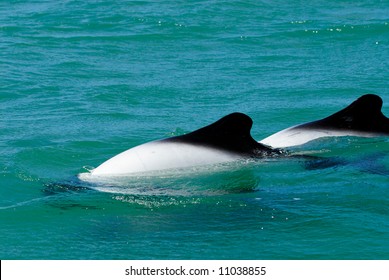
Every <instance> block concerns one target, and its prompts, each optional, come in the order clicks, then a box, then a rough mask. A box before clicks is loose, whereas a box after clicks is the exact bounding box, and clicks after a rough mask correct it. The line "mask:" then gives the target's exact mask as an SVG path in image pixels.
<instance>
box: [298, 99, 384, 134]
mask: <svg viewBox="0 0 389 280" xmlns="http://www.w3.org/2000/svg"><path fill="white" fill-rule="evenodd" d="M382 104H383V102H382V99H381V97H379V96H378V95H375V94H366V95H363V96H361V97H360V98H358V99H357V100H355V101H354V102H353V103H351V104H350V105H349V106H348V107H346V108H345V109H343V110H341V111H339V112H337V113H335V114H333V115H331V116H329V117H327V118H324V119H321V120H318V121H314V122H310V123H306V124H303V125H301V126H299V128H307V129H308V128H324V129H337V130H353V131H360V132H367V133H375V134H382V135H387V134H389V119H388V118H387V117H385V116H384V115H383V114H382V112H381V109H382Z"/></svg>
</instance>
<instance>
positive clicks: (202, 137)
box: [89, 94, 389, 177]
mask: <svg viewBox="0 0 389 280" xmlns="http://www.w3.org/2000/svg"><path fill="white" fill-rule="evenodd" d="M381 108H382V99H381V98H380V97H379V96H377V95H373V94H367V95H364V96H362V97H360V98H359V99H357V100H356V101H354V102H353V103H352V104H351V105H349V106H348V107H346V108H345V109H343V110H341V111H339V112H337V113H335V114H333V115H331V116H329V117H327V118H324V119H321V120H318V121H314V122H309V123H305V124H300V125H297V126H293V127H290V128H287V129H285V130H282V131H280V132H278V133H275V134H273V135H271V136H269V137H267V138H265V139H263V140H262V141H259V142H257V141H256V140H254V139H253V138H252V136H251V134H250V131H251V127H252V124H253V121H252V119H251V118H250V117H249V116H247V115H245V114H243V113H232V114H230V115H227V116H225V117H223V118H221V119H220V120H218V121H216V122H215V123H212V124H210V125H208V126H206V127H203V128H200V129H198V130H196V131H193V132H190V133H188V134H184V135H181V136H176V137H171V138H166V139H162V140H157V141H152V142H148V143H145V144H142V145H139V146H136V147H134V148H131V149H129V150H127V151H124V152H122V153H120V154H118V155H116V156H114V157H112V158H111V159H109V160H107V161H106V162H104V163H102V164H101V165H100V166H98V167H97V168H95V169H93V170H92V171H91V172H90V174H89V176H92V177H106V176H131V175H134V174H141V173H148V172H153V171H161V170H168V169H178V168H189V167H195V166H202V165H208V164H218V163H226V162H232V161H236V160H239V159H245V158H259V159H261V158H269V157H279V156H288V153H287V152H285V151H284V150H283V149H279V148H285V147H292V146H296V145H302V144H304V143H307V142H309V141H311V140H314V139H317V138H321V137H332V136H360V137H376V136H387V135H389V119H388V118H386V117H385V116H384V115H383V114H382V112H381Z"/></svg>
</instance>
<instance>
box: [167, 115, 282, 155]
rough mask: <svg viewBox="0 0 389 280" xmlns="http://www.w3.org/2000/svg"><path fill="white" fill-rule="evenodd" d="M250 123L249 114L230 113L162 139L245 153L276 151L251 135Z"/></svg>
mask: <svg viewBox="0 0 389 280" xmlns="http://www.w3.org/2000/svg"><path fill="white" fill-rule="evenodd" d="M252 125H253V121H252V119H251V118H250V117H249V116H247V115H245V114H243V113H232V114H229V115H227V116H225V117H223V118H221V119H220V120H218V121H216V122H214V123H212V124H210V125H208V126H205V127H203V128H200V129H198V130H195V131H193V132H190V133H188V134H185V135H181V136H177V137H172V138H168V139H166V140H164V141H169V142H170V141H174V142H181V143H188V144H194V145H202V146H208V147H212V148H216V149H220V150H225V151H229V152H233V153H239V154H245V155H260V154H264V153H267V154H268V153H272V152H276V150H272V149H271V148H269V147H267V146H265V145H262V144H260V143H258V142H257V141H255V140H254V139H253V138H252V137H251V134H250V131H251V127H252Z"/></svg>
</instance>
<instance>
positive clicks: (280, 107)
mask: <svg viewBox="0 0 389 280" xmlns="http://www.w3.org/2000/svg"><path fill="white" fill-rule="evenodd" d="M0 50H1V53H0V114H1V117H0V241H1V242H0V258H1V259H388V258H389V184H388V182H389V181H388V178H389V157H388V152H389V140H388V139H387V138H372V139H362V138H355V137H354V138H333V139H320V140H317V141H314V142H311V143H308V144H306V145H304V146H302V147H296V148H293V149H291V152H292V153H298V154H309V155H315V156H320V157H325V158H335V159H336V160H338V161H339V162H341V164H337V165H334V166H329V167H323V166H313V167H312V166H309V164H307V162H304V161H301V160H281V159H280V160H264V161H259V162H249V163H242V162H240V163H237V164H233V165H231V166H227V167H223V168H219V167H214V166H210V167H207V171H206V172H184V173H182V174H181V173H180V174H173V175H160V176H154V177H136V178H132V179H131V180H128V181H123V182H121V184H118V185H116V186H115V187H114V188H109V187H108V188H107V187H105V188H100V189H96V188H94V189H89V188H85V186H83V185H82V184H80V182H78V181H77V179H76V175H77V174H79V173H83V172H88V170H90V169H91V168H94V167H97V166H98V165H99V164H100V163H102V162H103V161H105V160H106V159H108V158H110V157H112V156H113V155H115V154H117V153H119V152H121V151H124V150H126V149H128V148H130V147H133V146H135V145H138V144H141V143H144V142H147V141H151V140H155V139H160V138H164V137H169V136H175V135H181V134H183V133H186V132H189V131H192V130H195V129H197V128H199V127H202V126H205V125H207V124H210V123H211V122H214V121H216V120H217V119H219V118H220V117H222V116H224V115H226V114H229V113H231V112H236V111H238V112H243V113H246V114H248V115H249V116H250V117H251V118H252V119H253V121H254V125H253V128H252V135H253V137H254V138H255V139H257V140H261V139H263V138H265V137H267V136H269V135H271V134H273V133H275V132H277V131H279V130H281V129H284V128H286V127H289V126H291V125H295V124H298V123H301V122H307V121H311V120H316V119H319V118H323V117H326V116H328V115H330V114H332V113H334V112H335V111H338V110H340V109H342V108H343V107H345V106H347V105H348V104H349V103H351V102H352V101H353V100H355V99H356V98H358V97H359V96H361V95H363V94H365V93H375V94H378V95H380V96H381V97H382V98H383V100H384V107H383V112H384V113H385V114H386V115H389V91H388V78H389V70H388V69H389V59H388V58H389V1H385V0H383V1H379V0H375V1H317V0H313V1H278V0H276V1H254V0H249V1H235V0H233V1H205V0H204V1H201V0H199V1H164V0H160V1H159V0H158V1H157V0H154V1H102V0H101V1H98V0H96V1H75V0H65V1H53V0H46V1H44V0H34V1H23V0H18V1H8V0H3V1H1V2H0Z"/></svg>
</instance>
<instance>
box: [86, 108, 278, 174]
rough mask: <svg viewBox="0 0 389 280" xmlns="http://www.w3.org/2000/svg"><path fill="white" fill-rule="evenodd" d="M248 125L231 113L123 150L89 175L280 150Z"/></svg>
mask: <svg viewBox="0 0 389 280" xmlns="http://www.w3.org/2000/svg"><path fill="white" fill-rule="evenodd" d="M252 125H253V121H252V119H251V118H250V117H249V116H247V115H245V114H243V113H238V112H236V113H232V114H229V115H227V116H225V117H223V118H221V119H220V120H218V121H216V122H214V123H212V124H210V125H208V126H205V127H203V128H200V129H198V130H196V131H193V132H190V133H188V134H184V135H181V136H176V137H171V138H166V139H162V140H156V141H152V142H147V143H145V144H142V145H139V146H136V147H134V148H132V149H129V150H127V151H124V152H122V153H120V154H118V155H116V156H114V157H113V158H111V159H109V160H107V161H106V162H104V163H102V164H101V165H100V166H98V167H97V168H95V169H94V170H92V171H91V175H92V176H93V175H96V176H106V175H115V176H116V175H129V174H133V173H142V172H150V171H157V170H166V169H178V168H188V167H193V166H200V165H206V164H217V163H226V162H231V161H236V160H238V159H241V158H263V157H271V156H277V155H280V154H282V153H283V151H282V150H279V149H273V148H270V147H268V146H266V145H263V144H261V143H259V142H257V141H255V140H254V139H253V138H252V136H251V134H250V130H251V127H252Z"/></svg>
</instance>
